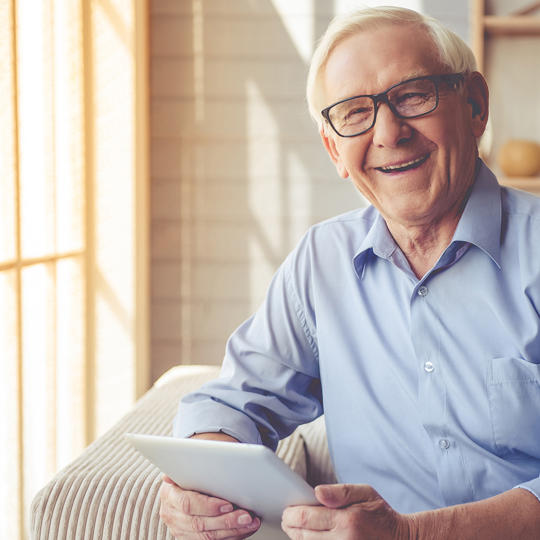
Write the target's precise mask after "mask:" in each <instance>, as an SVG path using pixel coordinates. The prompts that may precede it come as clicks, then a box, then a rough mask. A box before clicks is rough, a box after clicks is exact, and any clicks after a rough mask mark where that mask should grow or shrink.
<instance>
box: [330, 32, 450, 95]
mask: <svg viewBox="0 0 540 540" xmlns="http://www.w3.org/2000/svg"><path fill="white" fill-rule="evenodd" d="M442 69H443V68H442V65H441V62H440V60H439V54H438V50H437V47H436V45H435V42H434V40H433V38H432V37H431V35H430V34H429V32H428V31H427V30H426V29H425V28H423V27H421V26H419V25H412V24H408V25H395V24H386V25H384V26H378V27H376V28H371V29H366V30H363V31H361V32H357V33H355V34H351V35H349V36H346V37H344V38H343V39H341V40H340V41H339V42H338V43H337V44H336V45H335V46H334V47H333V49H332V50H331V52H330V53H329V55H328V57H327V60H326V62H325V65H324V67H323V69H322V70H321V81H320V82H321V89H322V92H323V96H321V97H323V99H324V101H325V104H326V105H329V104H331V103H334V102H336V101H339V100H340V99H345V98H347V97H350V96H354V95H359V94H376V93H378V92H382V91H384V90H386V89H387V88H389V87H390V86H392V85H393V84H396V83H399V82H401V81H404V80H406V79H410V78H412V77H418V76H422V75H429V74H433V73H440V72H441V70H442Z"/></svg>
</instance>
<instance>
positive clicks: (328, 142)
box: [319, 123, 349, 178]
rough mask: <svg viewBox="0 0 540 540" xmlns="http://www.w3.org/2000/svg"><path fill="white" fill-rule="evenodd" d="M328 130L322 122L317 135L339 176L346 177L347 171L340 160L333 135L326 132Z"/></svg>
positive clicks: (347, 175)
mask: <svg viewBox="0 0 540 540" xmlns="http://www.w3.org/2000/svg"><path fill="white" fill-rule="evenodd" d="M328 131H330V128H329V127H328V126H327V125H326V124H324V123H323V124H321V126H320V128H319V135H320V136H321V139H322V142H323V144H324V147H325V148H326V151H327V152H328V155H329V156H330V159H331V160H332V162H333V163H334V165H335V166H336V169H337V172H338V174H339V176H341V178H348V177H349V171H347V169H346V168H345V165H344V164H343V161H342V160H341V156H340V154H339V151H338V149H337V146H336V141H335V140H334V135H333V134H332V133H328Z"/></svg>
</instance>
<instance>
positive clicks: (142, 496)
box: [30, 366, 307, 540]
mask: <svg viewBox="0 0 540 540" xmlns="http://www.w3.org/2000/svg"><path fill="white" fill-rule="evenodd" d="M218 373H219V367H217V366H180V367H178V368H173V369H172V370H170V372H167V373H166V374H165V375H164V376H163V377H162V378H161V379H159V380H158V381H157V382H156V384H155V385H154V386H153V387H152V388H151V389H150V390H149V391H148V392H147V393H146V394H145V395H144V396H143V397H142V398H141V399H140V400H139V401H138V402H137V403H136V404H135V406H134V408H133V409H132V410H131V411H130V412H129V413H128V414H127V415H126V416H124V417H123V418H122V419H121V420H120V421H119V422H117V424H115V425H114V426H113V427H112V428H111V429H110V430H109V431H108V432H107V433H105V434H104V435H103V436H101V437H99V438H98V439H97V440H96V441H94V442H93V443H92V444H91V445H90V446H89V447H88V448H86V450H84V452H83V453H82V454H81V455H80V456H79V457H78V458H77V459H75V461H73V462H72V463H71V464H70V465H68V466H67V467H66V468H65V469H63V470H62V471H60V472H59V473H58V474H57V475H56V476H55V477H54V478H53V479H52V480H51V481H50V482H49V483H48V484H47V485H46V486H45V487H43V488H42V489H41V490H40V491H39V492H38V493H37V494H36V496H35V497H34V499H33V501H32V505H31V516H30V529H31V538H32V539H33V540H75V539H76V540H90V539H95V540H97V539H99V540H128V539H129V540H143V539H144V540H148V539H150V538H151V539H152V540H154V539H155V540H172V536H171V535H170V534H169V533H168V531H167V528H166V527H165V525H164V524H163V523H162V522H161V520H160V519H159V488H160V485H161V476H162V475H161V473H160V471H159V470H158V469H157V468H156V467H154V466H153V465H152V464H151V463H150V462H149V461H147V460H146V459H145V458H143V457H142V456H141V455H140V454H139V453H138V452H136V451H135V450H134V449H133V448H132V447H131V446H130V445H129V444H128V443H127V442H126V441H125V440H124V437H123V435H124V434H125V433H127V432H135V433H147V434H154V435H170V434H171V426H172V420H173V417H174V415H175V413H176V410H177V405H178V400H179V399H180V397H181V396H182V395H184V394H186V393H187V392H190V391H192V390H195V389H196V388H198V387H199V386H201V385H202V384H203V383H205V382H207V381H208V380H210V379H213V378H215V377H216V376H217V375H218ZM277 454H278V455H279V456H280V457H281V458H282V459H284V461H286V462H287V463H288V464H289V466H291V468H292V469H293V470H295V471H296V472H298V473H299V474H301V475H302V476H304V477H306V476H307V466H306V455H305V445H304V440H303V438H302V436H301V435H300V434H299V432H298V430H297V431H296V432H295V433H294V434H293V435H291V436H290V437H288V438H287V439H285V440H283V441H281V442H280V444H279V446H278V450H277Z"/></svg>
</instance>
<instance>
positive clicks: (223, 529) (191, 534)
mask: <svg viewBox="0 0 540 540" xmlns="http://www.w3.org/2000/svg"><path fill="white" fill-rule="evenodd" d="M239 512H244V514H245V511H239ZM160 517H161V519H162V520H163V522H164V523H165V524H166V525H167V527H168V528H169V530H170V532H171V534H172V535H173V536H174V537H181V538H212V540H218V539H224V538H235V539H239V538H245V537H247V536H251V535H252V534H254V533H255V532H256V531H257V530H258V529H259V527H260V526H261V521H260V519H259V518H257V517H255V518H252V517H251V516H249V514H248V518H249V520H250V522H249V524H245V521H244V520H242V519H238V518H239V517H240V516H233V515H232V514H227V515H226V516H220V517H204V516H186V515H185V514H174V513H172V514H171V513H168V512H167V509H165V508H162V509H161V512H160ZM246 521H247V520H246Z"/></svg>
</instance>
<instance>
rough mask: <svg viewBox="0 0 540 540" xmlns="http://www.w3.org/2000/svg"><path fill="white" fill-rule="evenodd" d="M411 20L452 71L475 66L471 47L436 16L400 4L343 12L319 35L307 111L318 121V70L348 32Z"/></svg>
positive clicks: (308, 82) (319, 104) (311, 70)
mask: <svg viewBox="0 0 540 540" xmlns="http://www.w3.org/2000/svg"><path fill="white" fill-rule="evenodd" d="M393 24H394V25H402V24H413V25H416V26H418V27H419V28H421V29H424V30H425V31H426V32H427V33H428V35H429V36H430V37H431V38H432V39H433V44H434V46H435V51H437V52H438V54H439V60H440V62H441V64H442V66H444V67H445V68H447V69H448V70H449V72H452V73H470V72H472V71H475V70H476V60H475V58H474V54H473V53H472V51H471V49H470V48H469V47H468V46H467V44H466V43H465V42H464V41H463V40H462V39H461V38H460V37H459V36H457V35H456V34H454V32H452V31H451V30H449V29H448V28H446V27H444V26H443V25H442V24H441V23H440V22H439V21H438V20H437V19H434V18H433V17H428V16H427V15H422V14H420V13H418V12H416V11H413V10H411V9H406V8H400V7H390V6H388V7H376V8H366V9H361V10H359V11H355V12H353V13H349V14H346V15H338V16H337V17H335V18H334V19H333V20H332V21H331V22H330V25H329V26H328V28H327V30H326V32H325V33H324V35H323V36H322V38H321V39H320V41H319V43H318V45H317V47H316V49H315V52H314V53H313V57H312V59H311V65H310V68H309V72H308V78H307V89H306V95H307V102H308V107H309V112H310V114H311V116H312V117H313V119H314V120H315V121H316V122H317V124H319V125H321V123H322V121H323V118H322V116H321V114H320V111H321V109H322V108H323V106H324V105H325V104H324V103H323V102H322V100H323V97H322V95H321V81H320V78H321V74H322V72H323V70H324V68H325V67H326V63H327V61H328V57H329V56H330V54H331V53H332V51H333V50H334V48H335V47H336V46H337V45H338V44H339V43H340V42H341V41H343V40H344V39H346V38H347V37H349V36H352V35H355V34H358V33H360V32H363V31H366V30H373V29H376V28H381V27H383V26H387V25H393Z"/></svg>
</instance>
